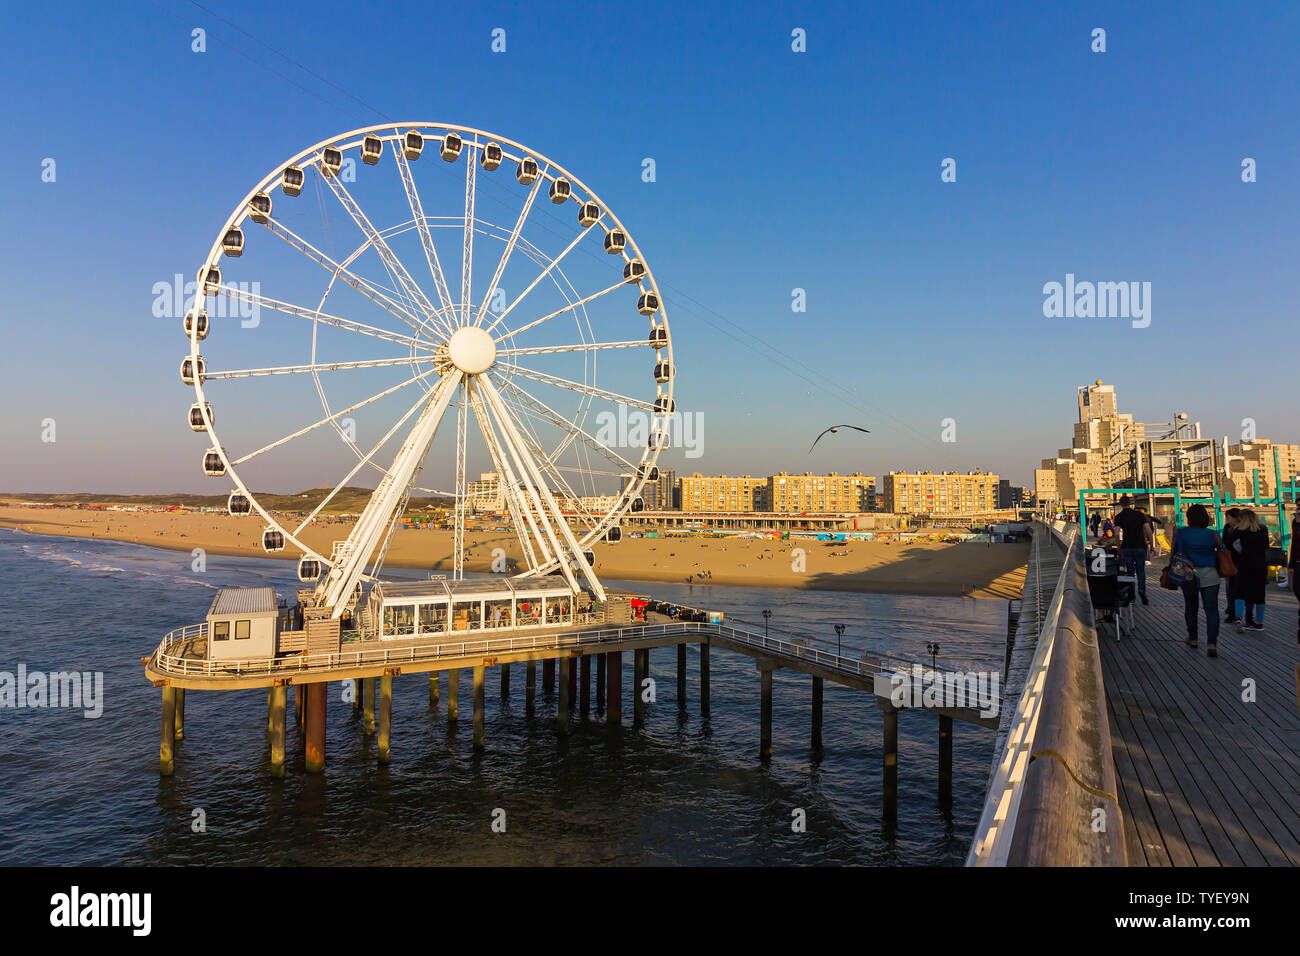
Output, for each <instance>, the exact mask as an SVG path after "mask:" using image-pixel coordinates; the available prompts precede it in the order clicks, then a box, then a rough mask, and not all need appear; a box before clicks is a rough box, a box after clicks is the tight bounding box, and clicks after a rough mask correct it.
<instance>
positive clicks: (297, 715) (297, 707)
mask: <svg viewBox="0 0 1300 956" xmlns="http://www.w3.org/2000/svg"><path fill="white" fill-rule="evenodd" d="M305 686H306V685H305V684H294V685H293V719H294V723H296V724H297V725H298V730H299V732H301V731H302V726H303V725H302V715H303V713H304V712H305V710H306V708H305V707H304V706H303V705H304V704H305V703H306V700H305V699H304V698H303V693H304V690H303V688H304V687H305Z"/></svg>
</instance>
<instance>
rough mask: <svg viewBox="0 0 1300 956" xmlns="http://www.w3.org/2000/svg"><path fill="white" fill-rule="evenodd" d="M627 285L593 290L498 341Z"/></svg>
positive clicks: (501, 337) (508, 332)
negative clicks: (587, 294)
mask: <svg viewBox="0 0 1300 956" xmlns="http://www.w3.org/2000/svg"><path fill="white" fill-rule="evenodd" d="M625 285H627V283H626V282H615V283H614V284H613V285H612V286H610V287H609V288H608V289H601V290H600V291H599V292H593V293H592V294H591V295H589V296H587V297H586V298H583V299H578V300H577V301H576V302H570V303H569V304H568V305H566V306H565V307H564V308H562V309H556V310H555V311H554V312H552V313H551V314H550V315H544V316H542V317H541V318H540V319H533V321H531V322H529V323H528V324H527V325H521V326H519V328H517V329H514V330H508V331H506V332H503V333H502V334H501V336H500V337H499V338H498V339H497V341H498V342H500V341H503V340H504V339H508V338H511V337H512V336H516V335H519V334H520V333H522V332H527V331H528V330H529V329H531V328H534V327H535V326H538V325H541V324H542V323H543V322H549V321H550V320H551V319H553V318H555V317H556V316H560V315H564V313H565V312H572V311H573V310H574V309H576V308H578V307H579V306H583V305H586V304H587V303H588V302H592V301H594V300H595V299H599V298H600V297H601V296H602V295H608V294H609V293H611V292H613V291H614V290H615V289H621V288H623V287H624V286H625ZM495 325H496V323H495V322H494V323H493V324H492V327H495Z"/></svg>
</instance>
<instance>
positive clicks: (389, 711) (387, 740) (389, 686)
mask: <svg viewBox="0 0 1300 956" xmlns="http://www.w3.org/2000/svg"><path fill="white" fill-rule="evenodd" d="M392 739H393V675H392V674H385V675H384V676H383V677H381V678H380V679H379V740H378V741H377V745H378V746H377V747H376V751H377V753H378V755H379V762H380V763H388V757H389V754H390V753H391V745H392Z"/></svg>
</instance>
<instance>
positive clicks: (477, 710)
mask: <svg viewBox="0 0 1300 956" xmlns="http://www.w3.org/2000/svg"><path fill="white" fill-rule="evenodd" d="M485 680H486V676H485V675H484V669H483V665H482V664H478V665H476V666H475V667H474V749H475V750H482V749H483V745H484V742H485V736H484V728H483V698H484V696H485V692H484V687H483V682H484V681H485Z"/></svg>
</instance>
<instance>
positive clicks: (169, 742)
mask: <svg viewBox="0 0 1300 956" xmlns="http://www.w3.org/2000/svg"><path fill="white" fill-rule="evenodd" d="M175 770H176V688H175V687H172V686H171V685H170V684H167V685H165V686H164V687H163V689H162V741H161V742H160V743H159V745H158V773H160V774H161V775H162V776H164V777H170V776H171V775H172V773H173V772H174V771H175Z"/></svg>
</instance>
